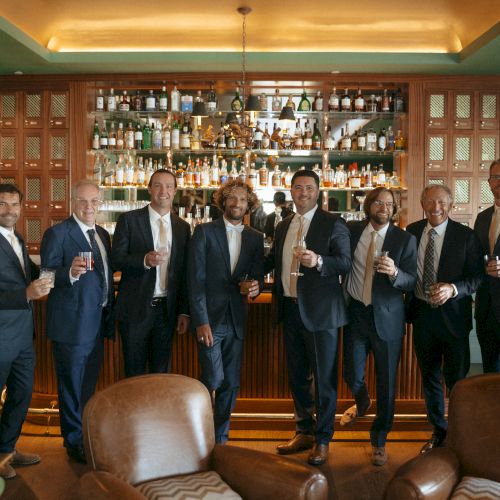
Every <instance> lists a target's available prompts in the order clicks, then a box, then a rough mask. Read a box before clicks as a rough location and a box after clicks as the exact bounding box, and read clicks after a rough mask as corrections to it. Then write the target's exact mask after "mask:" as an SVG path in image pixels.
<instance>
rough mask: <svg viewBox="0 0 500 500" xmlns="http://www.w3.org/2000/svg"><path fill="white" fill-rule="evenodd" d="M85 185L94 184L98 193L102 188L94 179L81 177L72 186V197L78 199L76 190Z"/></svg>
mask: <svg viewBox="0 0 500 500" xmlns="http://www.w3.org/2000/svg"><path fill="white" fill-rule="evenodd" d="M83 186H93V187H95V188H96V190H97V192H98V193H101V188H100V187H99V185H98V184H97V183H96V182H95V181H93V180H92V179H81V180H79V181H78V182H76V184H74V185H73V187H72V188H71V199H72V200H75V199H76V192H77V191H78V190H79V189H80V188H81V187H83Z"/></svg>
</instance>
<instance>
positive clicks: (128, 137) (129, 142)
mask: <svg viewBox="0 0 500 500" xmlns="http://www.w3.org/2000/svg"><path fill="white" fill-rule="evenodd" d="M125 147H126V148H127V149H134V128H133V127H132V122H128V125H127V130H125Z"/></svg>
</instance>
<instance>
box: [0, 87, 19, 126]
mask: <svg viewBox="0 0 500 500" xmlns="http://www.w3.org/2000/svg"><path fill="white" fill-rule="evenodd" d="M18 115H19V94H18V93H17V92H9V93H2V94H0V128H3V129H9V128H17V127H18Z"/></svg>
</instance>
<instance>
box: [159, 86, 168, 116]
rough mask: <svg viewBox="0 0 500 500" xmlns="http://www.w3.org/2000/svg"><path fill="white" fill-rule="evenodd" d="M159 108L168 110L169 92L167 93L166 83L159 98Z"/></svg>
mask: <svg viewBox="0 0 500 500" xmlns="http://www.w3.org/2000/svg"><path fill="white" fill-rule="evenodd" d="M159 109H160V111H167V109H168V94H167V87H165V85H163V86H162V88H161V94H160V98H159Z"/></svg>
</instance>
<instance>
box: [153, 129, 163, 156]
mask: <svg viewBox="0 0 500 500" xmlns="http://www.w3.org/2000/svg"><path fill="white" fill-rule="evenodd" d="M152 135H153V137H152V140H151V143H152V144H151V145H152V148H153V149H154V150H156V151H158V150H160V149H161V146H162V137H161V126H160V122H157V123H156V124H155V123H153V133H152Z"/></svg>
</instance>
